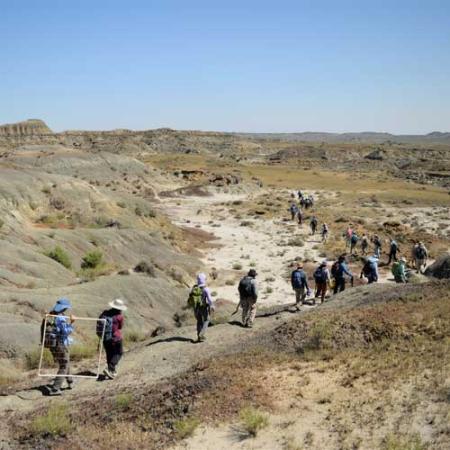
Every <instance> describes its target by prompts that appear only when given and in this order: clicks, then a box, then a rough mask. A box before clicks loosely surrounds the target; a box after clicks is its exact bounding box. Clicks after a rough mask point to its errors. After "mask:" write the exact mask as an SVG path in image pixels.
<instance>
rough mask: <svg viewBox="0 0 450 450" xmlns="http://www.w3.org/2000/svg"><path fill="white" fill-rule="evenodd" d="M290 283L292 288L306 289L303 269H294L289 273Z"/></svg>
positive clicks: (306, 283) (306, 281)
mask: <svg viewBox="0 0 450 450" xmlns="http://www.w3.org/2000/svg"><path fill="white" fill-rule="evenodd" d="M291 285H292V288H293V289H301V288H306V289H308V279H307V278H306V274H305V272H303V270H294V271H293V272H292V275H291Z"/></svg>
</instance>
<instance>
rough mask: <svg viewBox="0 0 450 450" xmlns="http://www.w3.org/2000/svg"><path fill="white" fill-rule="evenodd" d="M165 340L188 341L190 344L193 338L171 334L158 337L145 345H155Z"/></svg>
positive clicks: (192, 342) (193, 341)
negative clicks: (161, 337)
mask: <svg viewBox="0 0 450 450" xmlns="http://www.w3.org/2000/svg"><path fill="white" fill-rule="evenodd" d="M166 342H189V343H191V344H194V343H195V340H194V339H192V338H186V337H183V336H172V337H168V338H164V339H158V340H157V341H153V342H150V343H148V344H147V347H151V346H152V345H156V344H163V343H166Z"/></svg>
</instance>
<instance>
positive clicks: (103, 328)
mask: <svg viewBox="0 0 450 450" xmlns="http://www.w3.org/2000/svg"><path fill="white" fill-rule="evenodd" d="M108 306H109V309H106V310H105V311H103V312H102V313H101V314H100V317H99V319H104V321H103V320H99V321H98V322H97V336H98V337H99V338H100V339H101V338H102V337H103V347H104V349H105V353H106V364H107V366H106V368H105V370H104V371H103V374H104V375H105V377H106V378H109V379H110V380H113V379H114V378H115V377H116V375H117V365H118V364H119V361H120V359H121V358H122V355H123V344H122V341H123V336H122V328H123V324H124V317H123V313H124V312H125V311H126V310H127V309H128V308H127V306H126V305H125V303H124V301H123V300H121V299H119V298H117V299H115V300H113V301H112V302H109V303H108Z"/></svg>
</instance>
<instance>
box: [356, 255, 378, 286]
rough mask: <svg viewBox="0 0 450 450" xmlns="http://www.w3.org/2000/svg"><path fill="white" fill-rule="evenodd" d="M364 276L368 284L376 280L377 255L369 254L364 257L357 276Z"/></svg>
mask: <svg viewBox="0 0 450 450" xmlns="http://www.w3.org/2000/svg"><path fill="white" fill-rule="evenodd" d="M363 276H364V277H366V278H367V281H368V283H369V284H372V283H376V282H377V281H378V257H377V255H373V256H370V257H369V258H367V259H366V261H365V263H364V266H363V268H362V270H361V274H360V276H359V278H362V277H363Z"/></svg>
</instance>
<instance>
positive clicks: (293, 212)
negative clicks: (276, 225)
mask: <svg viewBox="0 0 450 450" xmlns="http://www.w3.org/2000/svg"><path fill="white" fill-rule="evenodd" d="M289 211H291V220H294V219H295V216H296V215H297V213H298V206H297V205H296V204H295V203H292V205H291V207H290V208H289Z"/></svg>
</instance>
